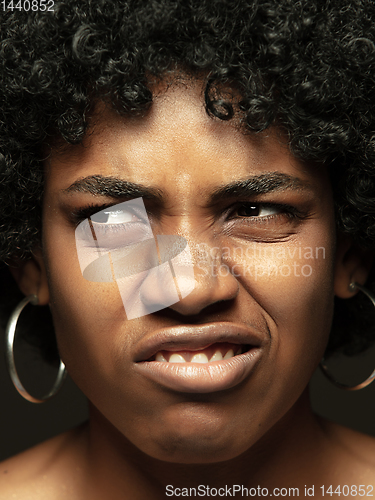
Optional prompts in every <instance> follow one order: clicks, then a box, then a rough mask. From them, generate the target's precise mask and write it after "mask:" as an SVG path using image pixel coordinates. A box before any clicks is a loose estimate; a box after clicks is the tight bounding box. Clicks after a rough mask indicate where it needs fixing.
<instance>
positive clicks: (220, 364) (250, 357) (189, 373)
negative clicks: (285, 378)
mask: <svg viewBox="0 0 375 500" xmlns="http://www.w3.org/2000/svg"><path fill="white" fill-rule="evenodd" d="M261 353H262V350H261V349H260V348H259V347H256V348H252V349H251V350H250V351H248V352H246V353H244V354H239V355H237V356H233V358H230V359H226V360H223V361H213V362H212V363H168V362H166V361H162V362H161V361H141V362H138V363H136V364H135V369H136V371H137V372H138V373H140V374H142V375H144V376H145V377H147V378H148V379H150V380H152V381H153V382H156V383H157V384H159V385H162V386H164V387H167V388H169V389H172V390H174V391H178V392H193V393H207V392H217V391H223V390H225V389H230V388H231V387H234V386H236V385H238V384H239V383H241V382H242V381H243V380H244V379H245V378H246V377H247V376H249V375H250V374H251V372H252V371H253V370H254V368H255V366H256V364H257V363H258V361H259V359H260V357H261Z"/></svg>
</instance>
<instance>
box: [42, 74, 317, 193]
mask: <svg viewBox="0 0 375 500" xmlns="http://www.w3.org/2000/svg"><path fill="white" fill-rule="evenodd" d="M269 172H282V173H285V174H287V175H290V176H298V177H299V178H301V179H302V180H308V181H309V183H313V184H314V183H315V184H316V183H317V184H319V183H321V182H322V175H321V172H319V171H317V169H316V168H311V165H308V164H306V163H304V162H302V161H299V160H297V159H296V158H294V157H293V156H292V155H291V153H290V151H289V149H288V144H287V140H286V136H285V134H283V133H282V132H281V131H280V130H278V129H277V128H271V129H268V130H266V131H265V132H263V133H259V134H251V133H245V132H244V130H243V129H242V128H241V127H240V126H239V124H238V119H236V118H235V119H233V120H230V121H222V120H220V119H217V118H212V117H211V116H209V115H208V114H207V112H206V109H205V103H204V87H203V84H202V82H200V81H194V82H190V83H189V84H186V83H184V84H182V83H175V84H173V85H169V86H166V87H164V88H159V89H157V91H156V92H155V94H154V100H153V104H152V106H151V108H150V110H149V111H148V112H147V114H146V115H145V116H142V117H124V116H121V115H119V114H118V113H116V112H115V111H114V110H113V109H111V108H110V107H108V106H105V105H104V104H103V103H102V102H100V103H98V105H97V107H96V110H95V113H94V115H93V117H92V120H91V127H90V130H89V133H88V134H87V136H86V138H85V140H84V142H83V143H82V144H80V145H76V146H69V147H67V148H64V150H63V151H58V150H56V151H53V152H52V154H51V156H50V158H49V160H48V162H47V163H46V188H47V190H50V189H53V190H54V189H59V190H60V189H67V188H69V186H70V185H71V184H73V183H74V182H75V181H76V180H77V179H82V178H85V177H89V176H92V175H103V176H112V177H116V178H123V179H126V180H129V181H131V182H136V183H140V184H142V185H148V186H154V187H158V188H160V189H162V190H163V191H173V193H174V195H176V196H178V195H182V194H184V195H186V194H187V193H190V194H193V195H194V196H195V197H199V196H203V197H204V196H205V192H206V191H209V190H212V189H215V188H216V187H217V186H220V185H224V184H228V183H231V182H234V181H236V180H239V179H246V178H248V177H249V176H254V175H261V174H264V173H269ZM323 177H325V176H323ZM176 180H178V182H177V183H176V182H175V181H176Z"/></svg>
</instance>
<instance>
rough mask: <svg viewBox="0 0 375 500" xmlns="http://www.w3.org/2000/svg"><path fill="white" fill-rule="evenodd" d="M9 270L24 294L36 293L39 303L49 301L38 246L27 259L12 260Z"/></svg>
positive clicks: (40, 252) (44, 271)
mask: <svg viewBox="0 0 375 500" xmlns="http://www.w3.org/2000/svg"><path fill="white" fill-rule="evenodd" d="M9 270H10V272H11V273H12V275H13V277H14V279H15V280H16V282H17V284H18V286H19V289H20V290H21V292H22V293H23V294H24V295H25V296H27V295H31V294H34V295H37V296H38V304H39V305H46V304H48V303H49V291H48V282H47V273H46V268H45V266H44V261H43V255H42V251H41V250H40V249H39V248H38V249H36V250H35V251H34V252H33V255H32V257H31V258H30V259H28V260H21V259H16V260H13V261H12V262H11V263H10V264H9Z"/></svg>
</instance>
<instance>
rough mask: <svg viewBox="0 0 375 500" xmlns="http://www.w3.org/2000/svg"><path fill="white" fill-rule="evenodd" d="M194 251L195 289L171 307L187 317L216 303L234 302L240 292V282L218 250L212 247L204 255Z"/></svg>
mask: <svg viewBox="0 0 375 500" xmlns="http://www.w3.org/2000/svg"><path fill="white" fill-rule="evenodd" d="M206 248H207V247H206ZM192 250H193V251H192V256H193V266H194V267H193V269H194V285H195V286H194V289H193V290H192V291H191V292H190V293H189V294H188V295H187V296H186V297H183V298H180V300H179V301H178V302H176V303H175V304H172V305H171V306H169V308H170V309H172V310H173V311H176V312H178V313H179V314H182V315H185V316H188V315H195V314H199V313H200V312H201V311H202V310H203V309H205V308H206V307H208V306H210V305H213V304H215V303H218V302H222V301H229V300H232V299H234V298H235V297H236V296H237V295H238V292H239V282H238V281H237V279H236V277H235V276H234V275H233V274H232V272H231V270H230V268H229V267H228V266H227V265H226V264H224V263H223V262H222V258H221V252H220V250H219V249H218V248H215V251H212V250H213V249H212V247H211V248H210V249H209V251H208V252H207V251H206V252H205V253H204V254H203V255H202V252H199V251H197V249H196V248H195V249H192Z"/></svg>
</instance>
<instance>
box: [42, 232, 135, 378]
mask: <svg viewBox="0 0 375 500" xmlns="http://www.w3.org/2000/svg"><path fill="white" fill-rule="evenodd" d="M48 242H53V245H52V244H51V245H49V244H48ZM44 249H45V255H46V260H47V272H48V281H49V290H50V307H51V312H52V316H53V320H54V324H55V330H56V337H57V341H58V345H59V350H60V354H61V357H62V359H63V360H64V362H65V363H66V365H67V369H68V372H69V373H70V374H71V375H72V377H73V379H74V380H75V381H76V382H77V383H78V385H80V386H82V384H83V385H85V381H83V383H82V381H81V379H82V378H89V377H88V376H86V375H85V374H87V373H90V372H91V373H98V374H99V378H104V379H107V378H109V377H110V376H111V370H112V367H113V363H108V362H106V360H107V361H108V358H109V357H111V356H112V355H113V351H114V350H115V341H116V336H115V332H116V331H118V328H119V325H121V324H124V323H126V316H125V311H124V306H123V303H122V300H121V296H120V293H119V290H118V287H117V284H116V283H114V282H112V283H92V282H89V281H87V280H85V279H84V278H83V276H82V272H81V268H80V266H79V262H78V257H77V250H76V247H75V241H74V238H73V241H72V242H71V241H69V239H68V238H63V237H62V236H61V235H59V234H58V233H57V232H56V233H54V232H53V231H51V234H48V232H46V234H45V243H44ZM81 388H83V387H81Z"/></svg>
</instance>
